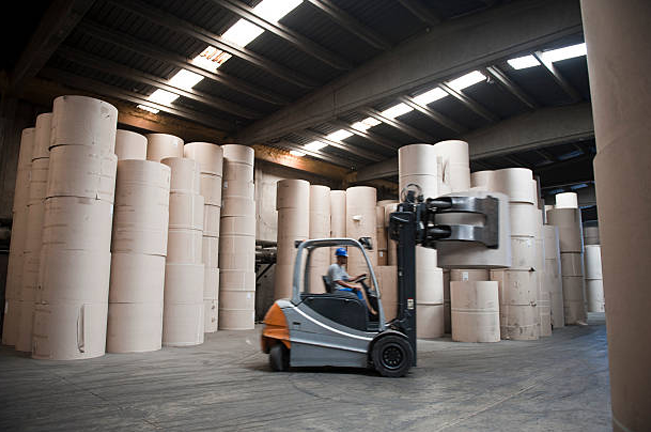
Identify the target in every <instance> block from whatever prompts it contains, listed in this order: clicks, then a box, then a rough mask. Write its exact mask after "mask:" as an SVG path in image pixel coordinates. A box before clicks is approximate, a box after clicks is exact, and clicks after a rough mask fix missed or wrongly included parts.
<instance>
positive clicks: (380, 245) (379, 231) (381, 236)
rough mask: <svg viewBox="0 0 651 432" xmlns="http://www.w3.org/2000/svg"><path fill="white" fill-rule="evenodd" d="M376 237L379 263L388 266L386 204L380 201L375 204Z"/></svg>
mask: <svg viewBox="0 0 651 432" xmlns="http://www.w3.org/2000/svg"><path fill="white" fill-rule="evenodd" d="M375 230H376V232H375V237H376V238H377V246H376V247H377V264H378V265H379V266H386V265H387V264H388V259H389V256H388V248H389V244H388V239H387V228H386V226H385V225H384V205H381V204H380V202H378V204H377V205H376V206H375Z"/></svg>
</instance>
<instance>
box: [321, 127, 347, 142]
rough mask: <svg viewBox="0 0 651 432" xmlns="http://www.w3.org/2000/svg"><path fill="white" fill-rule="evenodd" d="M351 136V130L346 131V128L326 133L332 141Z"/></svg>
mask: <svg viewBox="0 0 651 432" xmlns="http://www.w3.org/2000/svg"><path fill="white" fill-rule="evenodd" d="M351 136H353V134H352V133H351V132H348V131H347V130H343V129H339V130H338V131H335V132H332V133H331V134H329V135H326V138H328V139H330V140H333V141H341V140H345V139H346V138H350V137H351Z"/></svg>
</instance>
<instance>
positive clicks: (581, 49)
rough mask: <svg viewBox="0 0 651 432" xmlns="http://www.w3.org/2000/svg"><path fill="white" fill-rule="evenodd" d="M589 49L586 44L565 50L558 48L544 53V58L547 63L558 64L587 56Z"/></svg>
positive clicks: (572, 46) (568, 47) (565, 48)
mask: <svg viewBox="0 0 651 432" xmlns="http://www.w3.org/2000/svg"><path fill="white" fill-rule="evenodd" d="M586 53H587V49H586V46H585V42H584V43H580V44H577V45H571V46H567V47H563V48H557V49H553V50H549V51H544V52H543V53H542V58H543V60H544V61H546V62H552V63H553V62H557V61H561V60H567V59H571V58H575V57H581V56H584V55H586Z"/></svg>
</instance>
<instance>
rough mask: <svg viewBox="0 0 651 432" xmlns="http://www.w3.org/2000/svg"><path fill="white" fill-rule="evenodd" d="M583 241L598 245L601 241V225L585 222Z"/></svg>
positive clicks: (586, 243) (587, 243)
mask: <svg viewBox="0 0 651 432" xmlns="http://www.w3.org/2000/svg"><path fill="white" fill-rule="evenodd" d="M583 243H584V244H585V245H586V246H587V245H598V244H600V243H601V241H600V240H599V225H595V224H593V223H590V222H586V223H584V224H583Z"/></svg>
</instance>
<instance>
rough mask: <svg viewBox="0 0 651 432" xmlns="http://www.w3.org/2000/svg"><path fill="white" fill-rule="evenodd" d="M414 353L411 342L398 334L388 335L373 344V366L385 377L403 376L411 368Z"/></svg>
mask: <svg viewBox="0 0 651 432" xmlns="http://www.w3.org/2000/svg"><path fill="white" fill-rule="evenodd" d="M413 357H414V354H413V352H412V349H411V346H409V342H407V341H406V340H405V339H404V338H402V337H400V336H396V335H387V336H384V337H383V338H381V339H380V340H378V341H377V342H375V344H374V345H373V352H372V358H373V366H374V367H375V370H377V371H378V372H379V373H380V375H382V376H385V377H401V376H404V375H406V374H407V372H408V371H409V369H410V368H411V364H412V362H413Z"/></svg>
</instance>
